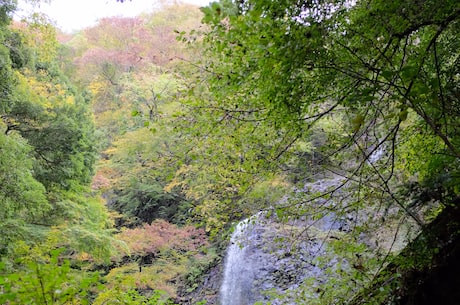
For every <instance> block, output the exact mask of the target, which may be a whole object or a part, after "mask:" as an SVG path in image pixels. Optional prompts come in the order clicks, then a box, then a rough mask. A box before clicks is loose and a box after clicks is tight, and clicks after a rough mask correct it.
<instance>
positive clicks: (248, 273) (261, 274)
mask: <svg viewBox="0 0 460 305" xmlns="http://www.w3.org/2000/svg"><path fill="white" fill-rule="evenodd" d="M339 183H340V179H339V178H337V177H335V178H334V179H324V180H318V181H316V182H315V183H311V184H309V185H306V186H305V189H304V190H303V191H305V192H309V191H324V190H325V189H327V188H328V187H332V186H334V185H337V184H339ZM299 191H300V192H301V190H299ZM265 216H266V214H263V213H258V214H256V215H254V216H252V217H250V218H248V219H246V220H244V221H242V222H240V223H239V224H238V225H237V226H236V227H235V230H234V232H233V234H232V237H231V240H230V245H229V246H228V248H227V253H226V257H225V261H224V274H223V282H222V285H221V289H220V301H221V305H252V304H254V303H256V302H258V301H268V300H270V302H271V304H290V303H286V302H278V301H277V300H273V299H270V298H269V297H267V296H266V295H264V291H273V290H276V291H277V292H278V293H281V294H284V293H285V292H286V291H288V290H291V289H295V288H296V287H298V286H296V285H300V283H302V282H303V280H304V279H305V278H307V277H316V278H319V277H322V273H323V272H322V270H321V269H320V268H318V267H316V266H315V265H314V264H312V260H313V258H315V257H317V256H319V255H321V253H322V251H323V250H322V248H323V242H321V241H318V240H313V239H306V240H303V241H299V242H297V243H296V247H297V248H295V249H291V250H293V251H292V253H294V254H295V255H296V257H294V256H291V255H292V253H289V254H288V255H286V253H287V252H286V251H287V248H288V247H286V245H285V244H282V243H281V244H280V243H279V242H278V241H277V240H278V239H279V238H280V237H281V238H282V237H283V236H282V234H283V232H282V230H281V229H280V225H279V224H278V223H277V222H276V220H274V219H267V218H266V217H265ZM317 225H318V229H320V230H330V229H335V228H333V227H335V226H336V222H335V221H334V220H333V219H331V220H329V219H328V218H327V217H326V218H325V219H324V220H323V223H319V222H317ZM264 304H265V303H264ZM292 304H295V303H292Z"/></svg>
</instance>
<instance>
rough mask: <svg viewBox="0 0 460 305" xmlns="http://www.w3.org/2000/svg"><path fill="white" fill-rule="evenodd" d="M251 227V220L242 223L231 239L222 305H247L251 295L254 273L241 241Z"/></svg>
mask: <svg viewBox="0 0 460 305" xmlns="http://www.w3.org/2000/svg"><path fill="white" fill-rule="evenodd" d="M250 225H251V224H250V223H249V219H248V220H245V221H242V222H240V223H239V224H238V225H237V226H236V228H235V231H234V232H233V235H232V237H231V240H230V246H229V247H228V249H227V256H226V260H225V267H224V280H223V283H222V286H221V291H220V294H221V304H222V305H246V304H247V303H246V302H247V300H248V298H249V297H250V295H251V290H252V287H251V286H252V282H253V277H254V271H253V269H252V267H251V266H250V265H248V264H247V263H245V262H246V260H245V257H246V256H247V251H248V249H247V246H246V245H244V244H243V241H242V240H241V237H242V236H243V233H244V230H245V229H246V228H247V227H248V226H250Z"/></svg>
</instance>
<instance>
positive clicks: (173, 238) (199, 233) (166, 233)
mask: <svg viewBox="0 0 460 305" xmlns="http://www.w3.org/2000/svg"><path fill="white" fill-rule="evenodd" d="M118 238H119V239H121V240H123V241H124V242H126V244H127V245H128V247H129V248H130V250H131V252H132V253H133V254H139V255H146V254H155V253H159V252H160V251H161V250H166V249H174V250H177V251H180V252H189V251H192V252H195V251H198V250H199V249H200V248H201V247H203V246H206V245H208V242H207V237H206V233H205V232H204V230H202V229H197V228H195V227H193V226H185V227H178V226H176V225H174V224H171V223H169V222H167V221H165V220H155V221H154V222H153V223H152V224H150V225H149V224H144V225H143V226H142V227H139V228H135V229H125V230H123V231H122V232H121V233H120V234H119V235H118Z"/></svg>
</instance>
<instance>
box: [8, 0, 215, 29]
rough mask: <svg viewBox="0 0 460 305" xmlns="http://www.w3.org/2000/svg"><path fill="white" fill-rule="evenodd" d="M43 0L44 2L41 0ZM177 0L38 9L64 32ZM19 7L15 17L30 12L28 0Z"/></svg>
mask: <svg viewBox="0 0 460 305" xmlns="http://www.w3.org/2000/svg"><path fill="white" fill-rule="evenodd" d="M42 2H44V1H42ZM168 2H172V3H174V2H178V1H174V0H166V1H165V0H131V1H129V0H125V1H124V2H123V3H120V2H117V1H116V0H51V3H50V4H47V3H41V4H40V6H39V7H35V8H33V9H34V10H35V11H39V12H43V13H45V14H46V15H48V16H49V17H50V18H51V20H53V21H54V22H55V23H56V25H57V27H59V28H60V29H61V30H63V31H64V32H68V33H72V32H74V31H78V30H79V29H82V28H85V27H88V26H91V25H94V24H95V23H96V22H97V20H98V19H101V18H103V17H112V16H124V17H133V16H137V15H139V14H141V13H143V12H152V11H153V10H154V9H155V8H158V7H159V3H168ZM182 2H186V3H192V4H196V5H198V6H206V5H207V4H208V3H209V2H211V0H182ZM18 3H19V8H20V10H19V11H18V12H17V14H16V17H18V18H19V19H20V18H21V17H22V16H25V15H27V12H29V11H30V10H31V9H32V8H31V6H30V5H27V4H26V1H24V0H19V1H18Z"/></svg>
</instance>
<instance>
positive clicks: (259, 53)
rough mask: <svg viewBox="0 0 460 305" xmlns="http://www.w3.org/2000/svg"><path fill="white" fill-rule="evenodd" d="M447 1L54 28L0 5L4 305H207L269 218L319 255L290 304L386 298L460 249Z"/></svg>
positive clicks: (187, 15)
mask: <svg viewBox="0 0 460 305" xmlns="http://www.w3.org/2000/svg"><path fill="white" fill-rule="evenodd" d="M118 1H120V0H118ZM32 2H37V1H32ZM120 2H123V1H122V0H121V1H120ZM457 2H458V1H450V0H448V1H442V2H441V3H439V2H437V1H430V0H421V1H406V0H395V1H390V2H388V1H383V0H372V1H340V0H339V1H338V0H330V1H328V0H324V1H323V0H313V1H284V0H276V1H267V0H245V1H230V0H221V1H220V2H214V3H212V4H210V5H209V6H208V7H205V8H202V9H201V12H200V11H199V10H198V9H197V8H196V7H193V6H190V5H172V6H165V7H163V8H162V10H160V11H158V12H155V13H152V14H146V15H142V16H139V17H133V18H120V17H110V18H105V19H102V20H100V21H99V23H98V24H97V25H95V26H93V27H91V28H87V29H84V30H82V31H81V32H78V33H75V34H73V35H66V34H64V33H59V32H58V30H57V29H55V28H54V26H52V24H51V23H50V22H49V20H48V19H47V17H46V16H43V15H40V14H34V15H32V16H30V17H28V18H27V19H26V20H23V21H21V22H12V21H11V16H12V14H13V13H14V10H15V1H1V2H0V84H1V85H0V86H1V90H0V118H1V120H0V129H1V132H0V216H1V219H2V222H1V223H0V259H1V260H0V303H2V304H3V303H5V304H24V303H30V304H119V303H122V304H173V303H180V304H191V303H193V304H195V303H196V304H201V303H202V302H206V300H209V301H210V302H212V301H211V300H212V299H213V298H212V297H211V294H212V293H214V294H216V291H214V292H211V293H208V295H205V296H199V292H200V291H203V290H200V284H201V282H202V280H203V276H204V274H206V273H207V272H209V270H210V269H213V267H215V266H216V265H217V264H218V263H219V261H220V259H221V258H220V256H219V254H218V252H219V251H217V250H216V249H222V248H224V247H225V246H222V245H225V244H226V243H227V241H228V236H229V234H230V233H231V232H232V224H233V223H235V222H238V221H240V220H241V219H244V218H246V217H248V216H251V215H253V214H255V213H258V212H260V211H262V212H263V213H264V214H263V215H266V216H267V218H271V219H276V221H277V222H278V223H279V224H283V225H286V226H287V227H289V228H290V232H291V234H290V235H289V234H285V235H283V236H282V239H283V243H281V244H280V247H283V244H284V245H286V244H291V245H294V244H295V243H296V242H297V241H299V240H307V239H309V238H310V237H311V236H312V235H316V237H315V238H320V239H323V241H324V244H325V246H326V247H327V248H328V249H329V250H330V251H328V252H327V253H325V254H324V255H322V256H321V257H319V258H318V259H317V260H315V262H314V264H316V265H317V266H319V267H321V268H322V269H324V270H325V272H326V273H329V274H331V276H330V279H329V280H328V281H320V280H318V279H316V278H311V279H307V280H306V281H305V282H304V283H303V284H302V285H299V286H298V287H297V289H295V290H293V291H291V292H290V293H291V294H290V295H286V296H283V297H286V298H287V300H290V301H292V300H295V302H296V303H298V304H302V303H304V302H306V301H308V302H309V303H311V304H342V303H343V304H345V303H349V302H350V300H353V302H355V303H356V304H358V303H359V304H361V303H366V302H367V303H372V304H373V303H375V304H380V303H382V302H387V303H388V302H397V301H398V300H397V298H399V297H402V292H403V291H404V288H401V287H402V284H403V280H404V279H401V278H404V275H402V273H403V272H404V270H406V271H407V270H411V272H413V273H415V271H414V270H424V272H429V270H430V268H431V267H432V266H431V265H430V262H431V261H439V260H441V259H440V258H439V257H437V256H436V255H438V253H439V252H443V251H447V250H444V248H443V246H445V245H446V244H447V245H448V244H449V242H448V241H449V240H456V239H455V238H457V235H455V234H457V233H452V230H454V229H452V228H456V226H454V225H452V224H449V223H448V222H449V221H453V220H452V219H454V218H455V215H456V214H455V213H457V212H455V211H458V210H456V209H455V208H452V206H456V205H458V202H460V198H459V196H460V195H459V192H460V190H459V187H458V186H459V185H460V180H459V179H460V166H459V162H460V150H459V147H460V134H459V132H458V130H460V121H459V117H460V116H459V115H460V110H459V109H460V103H459V91H458V90H459V89H458V88H460V86H459V85H460V84H459V82H460V77H459V73H460V71H459V67H460V62H459V61H460V53H459V52H460V51H459V50H460V48H459V46H460V41H459V35H458V32H459V18H460V5H459V3H457ZM200 20H201V22H202V24H200ZM321 178H329V179H333V180H334V181H336V183H332V184H330V185H327V186H326V187H324V188H323V189H321V190H316V189H312V188H309V187H307V186H309V185H310V186H311V184H309V183H311V182H314V181H316V180H317V179H321ZM446 207H449V208H446ZM451 211H454V212H451ZM331 215H332V216H331ZM438 215H443V216H442V218H441V217H438ZM446 215H447V216H446ZM325 216H327V217H332V218H333V219H332V221H333V222H337V223H341V224H343V225H342V226H341V228H340V230H330V231H328V232H317V231H318V230H316V231H315V230H314V229H312V228H311V226H305V228H301V229H299V228H294V226H291V225H292V224H293V223H294V222H295V221H299V222H302V221H305V220H306V219H307V220H311V221H313V222H316V221H320V220H321V218H323V217H325ZM433 219H437V220H438V221H437V222H436V221H435V222H433V224H432V225H430V224H429V223H430V222H431V221H432V220H433ZM441 220H442V221H441ZM444 222H446V223H447V225H446V226H447V228H448V229H446V230H443V228H444V227H442V225H444V224H445V223H444ZM427 230H428V231H430V230H432V231H433V232H431V234H429V233H430V232H428V233H427ZM420 232H422V234H421V235H420V237H419V238H418V239H415V241H414V242H413V243H412V244H411V245H410V246H409V247H408V248H407V249H406V250H405V251H403V252H402V254H401V255H400V256H397V254H398V251H400V250H401V249H402V248H404V247H405V245H406V244H407V242H408V241H410V240H414V237H415V236H416V235H417V234H419V233H420ZM438 232H441V233H439V234H440V235H441V234H444V235H446V234H447V233H445V232H449V233H448V234H447V236H444V235H442V236H438V235H437V234H438ZM288 235H289V236H288ZM433 235H434V236H433ZM454 235H455V236H454ZM424 237H427V238H424ZM438 237H439V238H438ZM441 237H442V238H441ZM437 238H438V239H437ZM280 239H281V237H280ZM427 240H429V242H428V241H427ZM432 240H433V242H431V241H432ZM441 241H445V242H442V243H441ZM435 243H437V244H436V245H433V244H435ZM292 249H295V247H292ZM286 251H287V252H286V253H287V254H289V255H292V253H289V251H290V249H288V250H286ZM415 252H416V253H417V255H414V254H413V253H415ZM395 256H396V258H394V257H395ZM337 257H340V260H339V261H340V263H337V261H338V260H337ZM418 258H420V260H419V259H418ZM214 270H215V269H214ZM427 270H428V271H427ZM407 278H409V276H408V277H407ZM388 279H391V280H392V282H391V285H387V284H388V283H387V282H388ZM393 280H394V281H393ZM382 283H383V284H382ZM369 285H370V286H369ZM369 287H370V288H369ZM363 289H364V290H363ZM395 289H399V292H398V293H394V290H395ZM417 289H418V288H417ZM370 290H375V291H373V293H372V298H373V299H372V300H370V299H369V300H367V299H366V296H365V295H366V294H367V292H368V291H370ZM206 293H207V292H205V294H206ZM214 297H215V296H214ZM273 297H274V298H280V296H279V295H276V293H274V294H273ZM286 302H288V301H286ZM379 302H380V303H379Z"/></svg>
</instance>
